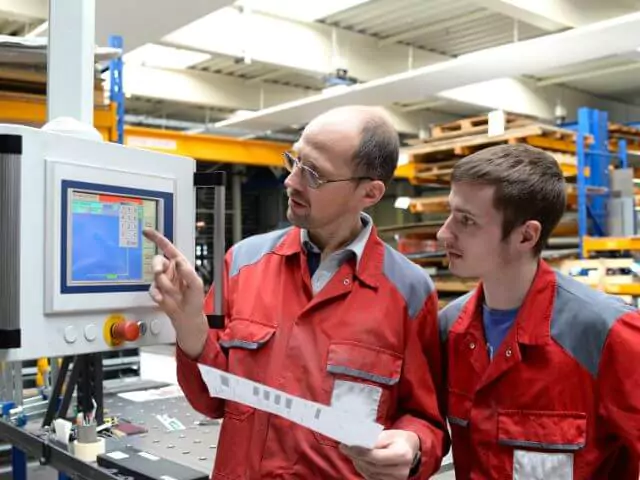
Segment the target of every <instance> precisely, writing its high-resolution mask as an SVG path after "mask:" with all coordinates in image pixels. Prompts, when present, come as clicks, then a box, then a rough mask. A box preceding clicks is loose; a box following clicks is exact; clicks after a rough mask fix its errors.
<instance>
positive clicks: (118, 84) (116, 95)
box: [109, 35, 125, 144]
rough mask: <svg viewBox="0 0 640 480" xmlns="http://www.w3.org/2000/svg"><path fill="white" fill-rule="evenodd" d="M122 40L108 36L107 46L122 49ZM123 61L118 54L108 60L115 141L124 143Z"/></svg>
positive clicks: (116, 36) (119, 37) (117, 36)
mask: <svg viewBox="0 0 640 480" xmlns="http://www.w3.org/2000/svg"><path fill="white" fill-rule="evenodd" d="M123 45H124V42H123V40H122V37H121V36H119V35H111V36H110V37H109V46H110V47H112V48H120V49H122V48H123ZM122 70H123V62H122V56H118V57H116V58H114V59H112V60H111V61H110V62H109V76H110V85H111V101H112V102H114V103H115V104H116V123H117V132H118V136H117V140H116V141H117V143H120V144H124V101H125V100H124V90H123V82H122Z"/></svg>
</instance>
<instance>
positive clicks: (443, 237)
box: [436, 217, 453, 243]
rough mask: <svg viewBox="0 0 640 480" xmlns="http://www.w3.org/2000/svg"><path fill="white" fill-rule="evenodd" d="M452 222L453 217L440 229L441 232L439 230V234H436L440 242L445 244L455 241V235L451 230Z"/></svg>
mask: <svg viewBox="0 0 640 480" xmlns="http://www.w3.org/2000/svg"><path fill="white" fill-rule="evenodd" d="M450 222H451V217H448V218H447V220H446V221H445V222H444V224H443V225H442V227H440V230H438V233H436V239H437V240H438V242H441V243H445V242H449V241H451V240H452V239H453V234H452V233H451V230H450V228H449V227H450Z"/></svg>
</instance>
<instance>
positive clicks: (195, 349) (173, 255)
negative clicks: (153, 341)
mask: <svg viewBox="0 0 640 480" xmlns="http://www.w3.org/2000/svg"><path fill="white" fill-rule="evenodd" d="M144 236H145V237H146V238H147V239H149V240H150V241H151V242H153V243H155V244H156V246H157V247H158V249H159V250H160V251H161V252H163V253H164V256H162V255H156V256H155V257H154V258H153V263H152V269H153V275H154V280H153V283H152V285H151V288H150V289H149V295H150V296H151V298H152V299H153V301H154V302H156V303H157V304H158V305H159V306H160V308H161V309H162V311H164V313H166V314H167V316H168V317H169V318H170V319H171V323H172V324H173V328H174V329H175V331H176V340H177V342H178V345H180V348H182V350H183V351H184V353H186V354H187V355H188V356H189V357H191V358H197V357H198V356H200V354H201V353H202V350H203V348H204V344H205V341H206V339H207V335H208V333H209V329H208V326H207V322H206V320H205V317H204V315H203V314H202V307H203V302H204V286H203V284H202V279H201V278H200V277H199V276H198V274H197V273H196V271H195V269H194V268H193V266H192V265H191V264H190V263H189V260H187V258H186V257H185V256H184V255H183V254H182V253H181V252H180V251H179V250H178V249H177V248H176V247H175V246H174V245H173V244H172V243H171V242H170V241H169V240H168V239H167V238H165V237H164V236H163V235H161V234H160V233H158V232H157V231H155V230H145V231H144Z"/></svg>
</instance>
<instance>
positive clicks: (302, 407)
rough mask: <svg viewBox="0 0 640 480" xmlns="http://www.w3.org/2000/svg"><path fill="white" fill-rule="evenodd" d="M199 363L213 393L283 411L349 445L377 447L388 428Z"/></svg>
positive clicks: (269, 410) (279, 413) (232, 399)
mask: <svg viewBox="0 0 640 480" xmlns="http://www.w3.org/2000/svg"><path fill="white" fill-rule="evenodd" d="M198 366H199V368H200V372H201V374H202V379H203V380H204V382H205V384H206V385H207V388H208V389H209V394H210V395H211V396H212V397H216V398H223V399H225V400H231V401H234V402H238V403H242V404H245V405H248V406H250V407H253V408H256V409H259V410H263V411H265V412H269V413H272V414H274V415H279V416H281V417H284V418H286V419H288V420H291V421H292V422H294V423H297V424H298V425H302V426H303V427H306V428H309V429H311V430H313V431H315V432H318V433H321V434H323V435H326V436H327V437H329V438H332V439H334V440H336V441H338V442H340V443H343V444H345V445H349V446H358V447H364V448H373V446H374V444H375V443H376V440H377V439H378V435H380V432H382V430H383V429H384V427H383V426H382V425H380V424H378V423H375V422H371V421H369V420H366V419H362V418H358V417H357V416H354V415H353V413H347V412H343V411H342V410H337V409H335V408H332V407H329V406H326V405H322V404H320V403H316V402H311V401H309V400H305V399H303V398H299V397H295V396H293V395H289V394H287V393H284V392H282V391H279V390H276V389H274V388H271V387H267V386H265V385H262V384H260V383H256V382H253V381H251V380H247V379H246V378H242V377H238V376H236V375H232V374H230V373H227V372H223V371H221V370H217V369H215V368H212V367H209V366H206V365H202V364H199V365H198Z"/></svg>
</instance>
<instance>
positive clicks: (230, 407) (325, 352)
mask: <svg viewBox="0 0 640 480" xmlns="http://www.w3.org/2000/svg"><path fill="white" fill-rule="evenodd" d="M225 263H226V266H225V269H226V275H225V278H226V284H225V285H224V290H225V292H226V294H225V300H226V314H227V323H226V328H225V329H224V330H222V331H213V330H212V331H210V333H209V336H208V338H207V341H206V345H205V349H204V352H203V353H202V355H201V356H200V358H199V359H198V361H199V362H201V363H203V364H207V365H210V366H212V367H214V368H218V369H223V370H226V371H228V372H230V373H233V374H235V375H239V376H242V377H245V378H248V379H250V380H253V381H256V382H260V383H263V384H266V385H268V386H270V387H273V388H277V389H279V390H283V391H285V392H287V393H289V394H292V395H296V396H299V397H302V398H305V399H309V400H312V401H316V402H319V403H322V404H325V405H333V406H335V407H336V408H343V409H346V410H347V411H350V412H352V413H353V415H360V416H362V417H363V418H367V419H369V420H373V421H377V422H379V423H380V424H382V425H384V426H385V427H387V428H393V429H404V430H410V431H413V432H415V433H416V434H417V435H418V436H419V438H420V440H421V444H422V459H423V461H422V468H421V471H420V476H419V478H428V477H429V475H430V474H432V473H433V472H435V471H436V470H437V469H438V467H439V465H440V462H441V458H442V456H443V452H444V450H445V448H447V447H446V442H447V441H448V438H447V437H448V435H447V433H446V422H445V421H444V417H443V416H441V414H440V410H439V408H438V403H437V397H436V393H435V392H436V389H435V387H434V383H433V382H432V376H431V375H432V374H433V375H436V377H435V378H436V379H435V381H436V382H438V381H439V379H440V378H441V377H440V372H441V367H440V364H439V363H438V362H439V359H440V357H439V355H440V351H439V334H438V327H437V308H438V307H437V300H436V293H435V291H434V288H433V284H432V282H431V280H430V279H429V278H428V276H427V275H426V274H425V273H424V271H423V270H422V269H420V268H419V267H417V266H416V265H415V264H413V263H411V262H410V261H408V260H407V259H406V258H405V257H404V256H402V255H401V254H399V253H398V252H396V251H395V250H393V249H392V248H390V247H389V246H387V245H385V244H384V243H383V242H382V241H381V240H380V239H379V238H378V237H377V235H376V233H375V229H374V230H373V231H372V233H371V235H370V237H369V240H368V241H367V244H366V246H365V248H364V251H363V253H362V257H361V260H360V262H359V264H357V267H356V262H355V259H353V260H349V261H347V262H346V263H344V264H343V265H342V266H341V267H340V268H339V270H338V271H337V272H336V274H335V275H334V276H333V277H332V279H331V280H330V281H329V282H328V284H327V285H326V286H325V287H324V288H323V289H322V290H321V291H320V292H318V293H317V294H316V295H315V296H314V295H312V287H311V280H310V277H309V270H308V267H307V259H306V253H305V251H304V249H303V248H301V232H300V229H298V228H289V229H286V230H280V231H276V232H272V233H269V234H264V235H259V236H255V237H251V238H249V239H246V240H243V241H242V242H240V243H238V244H236V245H235V246H234V247H233V248H232V249H230V251H229V252H228V254H227V256H226V262H225ZM206 303H207V305H206V307H205V310H209V311H210V310H212V305H213V303H212V293H211V292H209V295H208V297H207V301H206ZM428 341H429V342H430V344H427V343H428ZM177 373H178V381H179V383H180V385H181V387H182V389H183V390H184V392H185V395H186V397H187V399H188V400H189V402H190V404H191V405H192V406H193V407H194V408H195V409H196V410H198V411H199V412H201V413H203V414H205V415H208V416H210V417H217V418H220V417H223V418H224V420H223V422H222V429H221V433H220V439H219V445H218V448H217V453H216V461H215V467H214V472H213V478H217V479H239V478H242V479H258V478H259V479H275V478H279V479H280V478H282V479H285V478H286V479H305V480H308V479H312V478H318V479H341V480H345V479H355V478H361V477H360V476H359V475H358V474H357V472H356V470H355V469H354V467H353V463H352V462H351V460H350V459H348V458H347V457H346V456H344V455H343V454H342V453H341V452H340V451H339V449H338V445H337V443H336V442H335V441H333V440H332V439H329V438H327V437H325V436H323V435H321V434H318V433H316V432H313V431H311V430H308V429H306V428H303V427H301V426H298V425H297V424H294V423H292V422H289V421H287V420H286V419H284V418H282V417H279V416H275V415H272V414H269V413H265V412H263V411H259V410H255V409H253V408H250V407H247V406H245V405H242V404H239V403H235V402H231V401H229V402H224V401H222V400H220V399H214V398H211V397H210V396H209V394H208V392H207V389H206V387H205V385H204V383H203V381H202V378H201V376H200V373H199V370H198V368H197V363H196V362H195V361H192V360H190V359H188V358H187V357H186V355H185V354H184V352H182V351H181V350H180V349H179V348H178V351H177Z"/></svg>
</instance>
